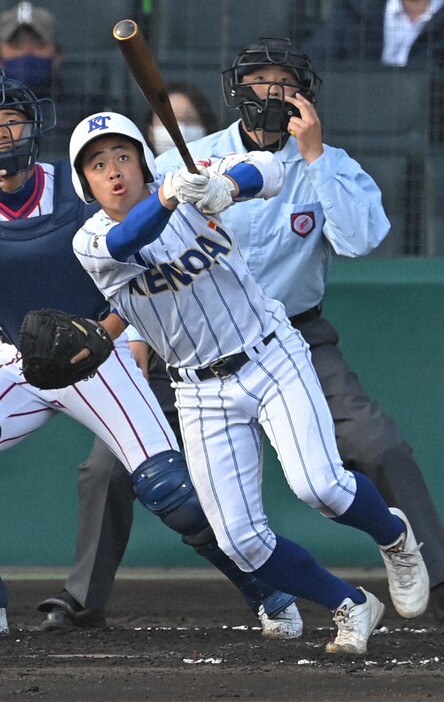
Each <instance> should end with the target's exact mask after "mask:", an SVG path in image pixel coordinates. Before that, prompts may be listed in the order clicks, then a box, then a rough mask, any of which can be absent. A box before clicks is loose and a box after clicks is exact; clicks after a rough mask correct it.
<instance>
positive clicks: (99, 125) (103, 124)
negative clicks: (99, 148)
mask: <svg viewBox="0 0 444 702" xmlns="http://www.w3.org/2000/svg"><path fill="white" fill-rule="evenodd" d="M110 119H111V117H110V116H109V115H100V116H98V117H93V118H92V119H90V120H88V124H89V129H88V133H89V132H94V131H95V130H96V129H106V128H107V126H108V125H107V121H108V120H110Z"/></svg>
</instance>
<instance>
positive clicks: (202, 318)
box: [73, 205, 285, 368]
mask: <svg viewBox="0 0 444 702" xmlns="http://www.w3.org/2000/svg"><path fill="white" fill-rule="evenodd" d="M235 206H236V205H235ZM115 224H116V222H115V221H113V220H111V219H110V218H109V217H108V216H107V215H106V214H105V213H104V212H103V210H101V211H100V212H98V213H97V214H96V215H94V217H92V218H91V219H89V220H88V221H87V222H86V223H85V225H84V226H83V227H82V228H81V229H80V230H79V232H78V233H77V234H76V236H75V237H74V242H73V245H74V253H75V254H76V256H77V257H78V258H79V260H80V262H81V264H82V265H83V266H84V268H86V270H87V271H88V272H89V273H90V275H91V276H92V278H93V279H94V281H95V283H96V285H97V286H98V287H99V288H100V290H101V291H102V292H103V293H104V295H105V296H106V297H108V299H109V300H110V301H111V302H112V305H113V306H115V307H116V308H117V309H118V310H119V312H120V314H121V315H122V316H123V317H124V318H125V319H127V320H128V321H129V322H130V323H131V324H133V325H134V326H135V327H136V328H137V329H138V331H140V333H141V334H142V335H143V336H144V337H145V338H146V340H147V341H148V343H149V344H150V345H151V346H152V347H153V348H154V349H155V350H156V351H157V352H158V353H159V355H160V356H162V357H163V358H164V359H165V360H166V362H167V363H168V364H170V365H172V366H176V367H179V366H180V367H184V368H204V367H206V366H208V365H209V364H210V363H212V362H213V361H214V360H216V359H218V358H220V357H222V356H226V355H231V354H234V353H238V352H240V351H243V350H245V349H247V350H248V349H249V348H252V347H253V346H254V345H255V344H257V342H258V341H260V340H261V339H262V338H264V337H265V336H267V335H268V334H270V333H271V332H272V331H273V330H274V329H276V327H277V326H278V325H279V323H280V322H281V321H282V320H283V319H284V318H285V312H284V308H283V305H282V304H281V303H280V302H277V301H276V300H272V299H270V298H268V297H267V296H266V295H265V293H264V291H263V289H262V288H261V287H260V285H259V284H258V283H256V282H255V280H254V279H253V277H252V275H251V273H250V272H249V269H248V267H247V265H246V263H245V261H244V259H243V258H242V256H241V254H240V252H239V249H238V246H237V243H236V240H235V237H234V235H233V233H232V232H231V231H230V230H228V229H226V228H225V227H223V226H222V225H221V223H220V220H219V219H217V218H215V217H209V216H207V215H204V214H203V213H201V212H200V211H199V210H198V209H197V208H196V207H195V206H194V205H181V206H179V207H178V208H177V209H176V210H175V211H174V212H173V214H172V215H171V217H170V219H169V222H168V224H167V225H166V227H165V229H164V230H163V232H162V234H161V235H160V236H159V238H158V239H156V240H155V241H154V242H153V243H151V244H149V245H147V246H145V247H143V248H142V249H141V250H140V252H139V253H138V254H137V255H136V256H132V257H130V258H129V259H128V261H127V262H120V261H117V260H115V259H113V258H112V257H111V255H110V253H109V251H108V248H107V245H106V235H107V233H108V231H109V230H110V228H111V227H113V226H114V225H115Z"/></svg>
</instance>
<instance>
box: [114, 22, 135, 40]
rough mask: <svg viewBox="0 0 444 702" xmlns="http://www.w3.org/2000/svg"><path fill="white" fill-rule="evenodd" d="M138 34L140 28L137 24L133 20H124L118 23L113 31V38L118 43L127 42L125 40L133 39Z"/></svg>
mask: <svg viewBox="0 0 444 702" xmlns="http://www.w3.org/2000/svg"><path fill="white" fill-rule="evenodd" d="M137 32H138V27H137V24H136V22H134V20H131V19H124V20H120V22H117V24H116V25H115V26H114V29H113V37H114V39H117V41H125V39H132V38H133V37H134V36H135V35H136V34H137Z"/></svg>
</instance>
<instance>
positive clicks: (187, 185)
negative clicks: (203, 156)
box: [163, 164, 210, 203]
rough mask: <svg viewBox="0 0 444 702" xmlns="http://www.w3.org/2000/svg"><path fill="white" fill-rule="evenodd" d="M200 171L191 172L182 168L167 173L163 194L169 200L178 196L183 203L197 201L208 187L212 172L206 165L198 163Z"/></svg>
mask: <svg viewBox="0 0 444 702" xmlns="http://www.w3.org/2000/svg"><path fill="white" fill-rule="evenodd" d="M197 168H198V170H199V173H190V172H189V171H188V170H187V169H186V168H182V169H181V170H180V171H176V172H175V173H171V172H170V173H167V174H166V176H165V180H164V182H163V194H164V195H165V197H166V199H167V200H170V199H171V198H173V197H174V198H176V200H178V201H179V202H181V203H185V202H197V200H200V199H202V197H203V196H204V195H205V193H206V192H207V189H208V183H209V180H210V174H209V173H208V170H207V169H206V168H205V166H201V165H200V164H198V165H197Z"/></svg>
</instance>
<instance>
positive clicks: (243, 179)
mask: <svg viewBox="0 0 444 702" xmlns="http://www.w3.org/2000/svg"><path fill="white" fill-rule="evenodd" d="M225 175H228V176H230V177H231V178H233V179H234V180H235V181H236V183H237V185H238V188H239V195H238V197H254V196H255V195H257V194H258V192H260V191H261V190H262V188H263V187H264V179H263V178H262V176H261V174H260V173H259V171H258V169H257V168H256V167H255V166H253V165H252V164H251V163H245V162H242V163H237V164H236V165H235V166H233V168H230V169H229V170H228V171H226V172H225Z"/></svg>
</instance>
